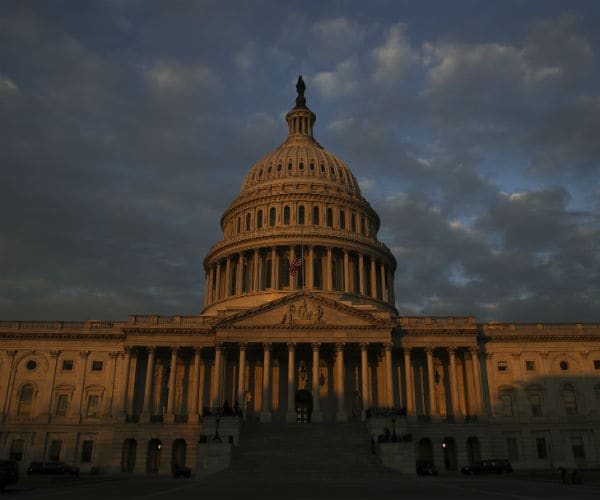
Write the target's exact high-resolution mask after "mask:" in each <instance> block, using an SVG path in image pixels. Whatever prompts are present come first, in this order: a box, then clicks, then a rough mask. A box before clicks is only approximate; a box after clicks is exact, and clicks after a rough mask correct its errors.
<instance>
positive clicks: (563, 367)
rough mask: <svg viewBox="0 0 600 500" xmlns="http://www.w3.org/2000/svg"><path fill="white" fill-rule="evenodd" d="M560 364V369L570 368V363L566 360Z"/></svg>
mask: <svg viewBox="0 0 600 500" xmlns="http://www.w3.org/2000/svg"><path fill="white" fill-rule="evenodd" d="M558 366H560V369H561V370H563V371H567V370H568V369H569V363H567V362H566V361H561V362H560V363H559V364H558Z"/></svg>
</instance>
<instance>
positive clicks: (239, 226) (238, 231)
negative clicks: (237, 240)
mask: <svg viewBox="0 0 600 500" xmlns="http://www.w3.org/2000/svg"><path fill="white" fill-rule="evenodd" d="M241 229H242V219H240V218H239V217H238V218H237V224H236V232H237V233H238V234H239V233H240V231H241Z"/></svg>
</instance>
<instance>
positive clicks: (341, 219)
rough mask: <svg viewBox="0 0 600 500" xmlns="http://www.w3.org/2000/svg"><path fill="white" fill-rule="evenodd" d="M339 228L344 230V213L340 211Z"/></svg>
mask: <svg viewBox="0 0 600 500" xmlns="http://www.w3.org/2000/svg"><path fill="white" fill-rule="evenodd" d="M340 228H342V229H346V212H344V211H343V210H340Z"/></svg>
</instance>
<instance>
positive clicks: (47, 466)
mask: <svg viewBox="0 0 600 500" xmlns="http://www.w3.org/2000/svg"><path fill="white" fill-rule="evenodd" d="M27 474H63V475H64V474H70V475H71V476H79V467H76V466H73V465H69V464H66V463H65V462H55V461H53V462H31V463H30V464H29V467H28V468H27Z"/></svg>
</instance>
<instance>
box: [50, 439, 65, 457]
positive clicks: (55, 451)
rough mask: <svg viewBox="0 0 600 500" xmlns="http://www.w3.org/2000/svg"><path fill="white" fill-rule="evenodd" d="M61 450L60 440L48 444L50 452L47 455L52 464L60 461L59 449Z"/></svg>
mask: <svg viewBox="0 0 600 500" xmlns="http://www.w3.org/2000/svg"><path fill="white" fill-rule="evenodd" d="M61 448H62V441H61V440H60V439H53V440H52V441H51V442H50V452H49V453H48V458H49V459H50V460H52V461H53V462H58V461H59V460H60V449H61Z"/></svg>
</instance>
